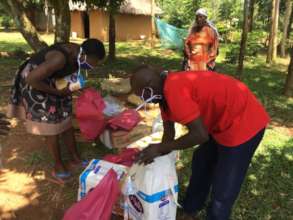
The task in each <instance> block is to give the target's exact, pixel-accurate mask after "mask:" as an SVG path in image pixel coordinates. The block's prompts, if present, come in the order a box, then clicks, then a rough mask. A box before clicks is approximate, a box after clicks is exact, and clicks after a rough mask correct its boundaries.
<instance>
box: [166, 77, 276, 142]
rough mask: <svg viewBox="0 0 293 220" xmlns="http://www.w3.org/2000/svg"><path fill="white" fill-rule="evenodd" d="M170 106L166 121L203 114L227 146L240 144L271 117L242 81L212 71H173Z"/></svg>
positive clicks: (182, 120)
mask: <svg viewBox="0 0 293 220" xmlns="http://www.w3.org/2000/svg"><path fill="white" fill-rule="evenodd" d="M164 97H165V99H166V102H167V105H168V109H167V110H166V111H164V110H163V109H161V114H162V118H163V120H164V121H167V120H170V121H174V122H178V123H181V124H188V123H189V122H191V121H193V120H195V119H197V118H198V117H201V118H202V120H203V124H204V125H205V127H206V128H207V130H208V132H209V134H211V135H212V136H213V138H215V140H216V141H217V142H218V143H219V144H222V145H225V146H230V147H233V146H237V145H240V144H242V143H244V142H246V141H248V140H249V139H250V138H252V137H253V136H254V135H256V134H257V132H259V131H260V130H261V129H262V128H264V127H266V125H267V124H268V123H269V121H270V118H269V116H268V114H267V113H266V111H265V109H264V108H263V106H262V105H261V104H260V102H259V101H258V100H257V99H256V97H255V96H254V95H253V93H252V92H251V91H250V90H249V89H248V88H247V86H246V85H245V84H243V83H242V82H240V81H238V80H236V79H234V78H232V77H230V76H227V75H223V74H218V73H215V72H210V71H198V72H191V71H190V72H188V71H186V72H177V73H169V75H168V76H167V78H166V80H165V84H164Z"/></svg>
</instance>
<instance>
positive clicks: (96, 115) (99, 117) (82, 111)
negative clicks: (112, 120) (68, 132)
mask: <svg viewBox="0 0 293 220" xmlns="http://www.w3.org/2000/svg"><path fill="white" fill-rule="evenodd" d="M104 108H105V103H104V101H103V98H102V96H101V95H100V94H99V93H98V92H97V91H96V90H95V89H93V88H89V89H86V90H84V92H83V93H82V95H81V96H79V97H78V99H77V101H76V118H77V121H78V124H79V127H80V131H81V134H82V135H83V136H84V137H85V138H86V139H89V140H93V139H95V138H96V137H97V136H98V135H100V134H101V133H102V132H103V130H104V128H105V126H106V120H105V118H104V115H103V110H104Z"/></svg>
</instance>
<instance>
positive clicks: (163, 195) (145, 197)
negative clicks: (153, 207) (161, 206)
mask: <svg viewBox="0 0 293 220" xmlns="http://www.w3.org/2000/svg"><path fill="white" fill-rule="evenodd" d="M170 191H171V190H170V189H167V190H164V191H161V192H158V193H155V194H152V195H147V194H145V193H143V192H142V191H138V192H137V195H138V196H139V197H140V198H141V199H143V200H144V201H146V202H148V203H154V202H157V201H160V200H161V199H162V198H164V199H165V198H166V197H167V196H168V195H170V194H171V192H170ZM174 191H175V193H178V191H179V186H178V184H177V185H175V186H174Z"/></svg>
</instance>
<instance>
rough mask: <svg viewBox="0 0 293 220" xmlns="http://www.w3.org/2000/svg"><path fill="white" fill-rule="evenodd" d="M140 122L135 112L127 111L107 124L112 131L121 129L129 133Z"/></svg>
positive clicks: (132, 110)
mask: <svg viewBox="0 0 293 220" xmlns="http://www.w3.org/2000/svg"><path fill="white" fill-rule="evenodd" d="M140 120H141V117H140V115H139V113H138V112H137V111H135V110H134V109H127V110H125V111H123V112H121V113H120V114H119V115H117V116H115V117H114V118H112V119H110V120H109V121H108V123H109V125H110V126H111V128H113V129H114V130H116V129H118V128H122V129H124V130H127V131H130V130H131V129H133V128H134V127H135V126H136V125H137V124H138V122H140Z"/></svg>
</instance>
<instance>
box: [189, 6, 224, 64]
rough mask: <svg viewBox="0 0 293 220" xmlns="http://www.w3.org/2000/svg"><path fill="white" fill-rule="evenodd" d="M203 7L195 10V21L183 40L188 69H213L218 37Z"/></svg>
mask: <svg viewBox="0 0 293 220" xmlns="http://www.w3.org/2000/svg"><path fill="white" fill-rule="evenodd" d="M207 16H208V15H207V12H206V10H205V9H202V8H201V9H198V10H197V11H196V12H195V23H194V24H193V25H192V27H191V28H190V31H189V35H188V37H187V39H186V40H185V45H184V47H185V51H184V52H185V55H186V56H187V59H188V67H189V70H214V68H215V60H216V56H217V53H218V46H219V39H218V33H217V30H216V29H215V27H213V26H212V24H211V23H210V22H208V21H207Z"/></svg>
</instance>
